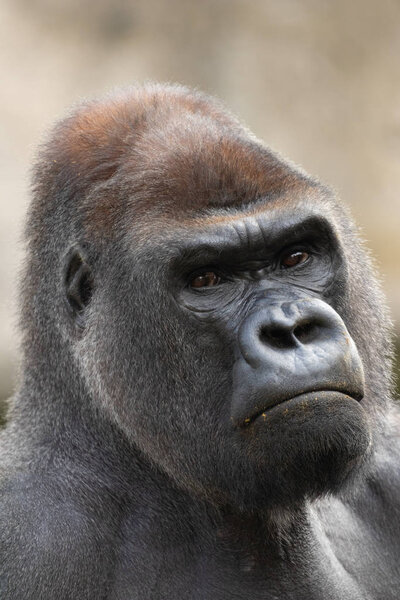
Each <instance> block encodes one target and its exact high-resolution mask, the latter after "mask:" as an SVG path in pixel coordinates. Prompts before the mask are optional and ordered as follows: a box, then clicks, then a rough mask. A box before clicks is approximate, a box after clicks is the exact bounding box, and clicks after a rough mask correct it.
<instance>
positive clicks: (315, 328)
mask: <svg viewBox="0 0 400 600" xmlns="http://www.w3.org/2000/svg"><path fill="white" fill-rule="evenodd" d="M338 335H345V327H344V323H343V322H342V321H341V319H340V317H339V315H337V314H336V313H335V311H334V310H333V309H332V308H331V307H330V306H328V305H327V304H325V303H324V302H321V301H318V300H304V301H298V302H281V303H279V304H274V305H272V306H269V307H268V308H267V309H264V310H261V311H259V312H256V313H255V314H253V315H251V316H250V317H248V319H247V320H246V321H245V323H244V324H243V326H242V329H241V331H240V333H239V345H240V349H241V352H242V356H243V357H244V358H245V360H247V361H248V362H249V363H250V364H251V365H253V366H255V367H256V366H258V365H259V363H262V362H263V361H265V360H266V359H268V353H270V352H273V351H275V352H282V353H284V352H285V350H288V351H290V350H293V349H295V348H296V347H297V348H298V347H299V346H301V345H307V344H318V340H319V339H320V340H321V341H322V340H323V339H327V338H329V339H331V340H332V339H333V338H334V337H337V336H338ZM347 335H348V334H347ZM315 348H316V347H315ZM315 348H314V350H315ZM282 356H283V355H282Z"/></svg>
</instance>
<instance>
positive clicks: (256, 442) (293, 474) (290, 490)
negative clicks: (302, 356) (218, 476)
mask: <svg viewBox="0 0 400 600" xmlns="http://www.w3.org/2000/svg"><path fill="white" fill-rule="evenodd" d="M236 431H237V435H238V436H239V438H240V448H241V452H243V453H244V454H246V456H247V458H248V460H249V461H250V463H251V465H252V467H253V468H252V469H251V470H252V472H253V475H254V480H253V485H251V484H249V482H247V485H246V486H245V487H243V488H242V490H246V492H247V493H246V492H245V493H246V497H243V498H238V497H236V498H235V504H239V505H241V507H247V510H248V509H249V507H251V511H257V510H260V509H262V508H264V509H265V508H271V507H272V508H273V507H274V506H276V507H279V508H282V507H283V506H285V507H286V508H290V507H293V506H295V505H297V504H299V503H301V501H302V500H304V498H307V499H314V498H317V497H319V496H322V495H325V494H327V493H334V492H337V491H339V490H345V489H346V486H347V485H348V484H349V483H350V482H353V481H354V478H355V477H357V476H358V475H359V474H360V473H361V472H362V467H363V465H364V464H365V463H366V462H367V460H368V457H369V454H370V448H371V428H370V422H369V419H368V415H367V413H366V412H365V410H364V409H363V407H362V404H361V403H360V402H359V401H357V400H355V399H354V398H352V397H350V396H348V395H345V394H343V393H341V392H336V391H320V392H310V393H306V394H301V395H299V396H295V397H294V398H291V399H289V400H286V401H283V402H281V403H279V404H277V405H275V406H273V407H271V408H269V409H268V410H265V411H264V412H262V413H258V414H256V415H255V416H254V418H253V419H251V420H250V422H248V423H247V424H245V425H244V426H242V427H240V428H238V429H236ZM236 490H237V488H236Z"/></svg>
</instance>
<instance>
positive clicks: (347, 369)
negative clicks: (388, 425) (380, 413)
mask: <svg viewBox="0 0 400 600" xmlns="http://www.w3.org/2000/svg"><path fill="white" fill-rule="evenodd" d="M238 350H239V352H238V358H237V361H236V363H235V366H234V370H233V398H232V410H231V417H232V420H233V422H234V423H236V424H240V423H241V422H248V421H249V418H250V419H251V418H252V416H254V415H255V414H257V412H260V411H264V410H266V409H267V408H269V407H271V406H273V405H275V404H278V403H280V402H282V401H284V400H288V399H290V398H293V397H295V396H298V395H300V394H304V393H307V392H313V391H321V390H326V391H338V392H342V393H344V394H347V395H349V396H352V397H353V398H355V399H360V398H361V397H362V396H363V393H364V374H363V367H362V363H361V359H360V357H359V354H358V351H357V348H356V346H355V344H354V342H353V340H352V338H351V336H350V334H349V332H348V331H347V329H346V326H345V324H344V322H343V321H342V319H341V317H340V316H339V315H338V313H336V311H335V310H334V309H333V308H332V307H331V306H329V305H328V304H326V303H325V302H323V301H322V300H319V299H314V298H307V299H300V300H296V301H290V302H289V301H287V300H285V301H281V302H278V301H275V302H274V303H273V304H270V305H268V306H264V307H261V308H259V309H258V310H256V311H254V312H253V313H251V314H250V315H249V316H248V317H247V318H246V319H245V321H244V322H243V323H242V325H241V327H240V329H239V332H238Z"/></svg>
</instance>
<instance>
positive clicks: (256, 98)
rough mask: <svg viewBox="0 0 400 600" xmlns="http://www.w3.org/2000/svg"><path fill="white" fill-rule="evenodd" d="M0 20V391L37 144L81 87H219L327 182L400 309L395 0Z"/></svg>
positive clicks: (37, 14) (220, 2)
mask: <svg viewBox="0 0 400 600" xmlns="http://www.w3.org/2000/svg"><path fill="white" fill-rule="evenodd" d="M0 28H1V30H0V69H1V93H0V131H1V138H0V155H1V158H0V185H1V186H2V198H1V214H0V251H1V261H0V300H1V305H0V398H1V397H5V396H6V395H7V394H9V393H10V390H11V386H12V383H11V382H12V379H13V376H14V370H15V364H16V359H17V339H18V338H17V334H16V332H15V328H14V327H13V317H12V315H13V314H14V313H15V308H14V307H15V304H16V274H17V272H18V265H19V264H20V262H21V244H20V243H19V238H20V237H21V228H22V223H23V217H24V213H25V210H26V207H27V202H28V197H29V193H28V180H29V165H30V162H31V159H32V156H33V153H34V149H35V146H36V145H37V143H38V141H39V139H40V136H41V134H42V133H43V131H44V130H45V129H46V128H48V127H49V126H50V125H51V124H52V122H53V121H54V120H55V119H56V118H57V117H59V116H60V115H62V114H63V112H64V111H65V109H66V108H67V107H68V106H69V105H70V104H71V103H72V102H74V101H75V100H77V99H78V98H80V97H82V96H92V95H94V94H96V93H99V92H103V91H105V90H108V89H109V88H110V87H112V86H116V85H125V84H131V83H133V82H135V81H136V80H137V81H143V80H145V79H157V80H164V81H179V82H182V83H186V84H189V85H194V86H198V87H201V88H203V89H205V90H206V91H209V92H211V93H213V94H217V95H219V96H220V97H221V98H223V99H224V100H225V101H226V102H227V104H228V105H229V106H231V107H232V108H233V110H234V111H236V112H237V113H239V115H240V116H241V117H242V119H243V120H244V121H245V122H247V124H248V125H249V126H250V127H251V128H252V129H253V130H254V131H255V133H256V134H257V135H258V136H260V137H263V138H264V139H265V140H266V141H267V142H268V143H270V144H271V145H272V146H273V147H274V148H276V149H278V150H280V151H281V152H282V153H283V154H286V155H288V156H289V157H290V158H292V159H293V160H294V161H296V162H297V163H299V164H301V165H303V166H304V167H305V168H306V169H307V170H308V171H310V172H311V173H313V174H316V175H319V176H320V177H321V178H322V179H323V180H325V181H326V182H328V183H330V184H331V185H332V186H334V187H335V188H336V189H337V190H338V191H339V193H340V194H341V196H342V198H343V199H344V201H345V202H346V203H348V204H350V205H351V206H352V210H353V213H354V215H355V217H356V219H357V221H358V223H359V225H360V227H361V230H362V233H363V235H364V237H365V238H366V239H367V240H368V243H369V245H370V247H371V248H372V251H373V253H374V254H375V256H376V257H377V260H378V264H379V268H380V271H381V273H382V274H383V277H384V279H383V282H384V287H385V289H386V291H387V294H388V296H389V300H390V304H391V307H392V311H393V314H394V316H395V318H396V320H397V323H399V322H400V273H399V266H398V263H399V260H400V200H399V191H400V168H399V165H400V2H399V1H398V0H379V1H375V0H352V1H351V2H350V1H349V0H279V1H277V0H247V1H246V0H229V1H228V0H142V1H139V0H131V1H126V2H125V1H123V0H96V1H95V2H93V1H92V0H91V1H89V0H63V1H59V0H2V3H1V6H0ZM366 293H367V292H366Z"/></svg>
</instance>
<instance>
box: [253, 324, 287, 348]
mask: <svg viewBox="0 0 400 600" xmlns="http://www.w3.org/2000/svg"><path fill="white" fill-rule="evenodd" d="M260 340H261V342H262V343H263V344H267V345H269V346H273V347H274V348H288V347H290V346H293V338H292V334H291V331H290V330H288V329H285V328H283V327H262V328H261V330H260Z"/></svg>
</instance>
